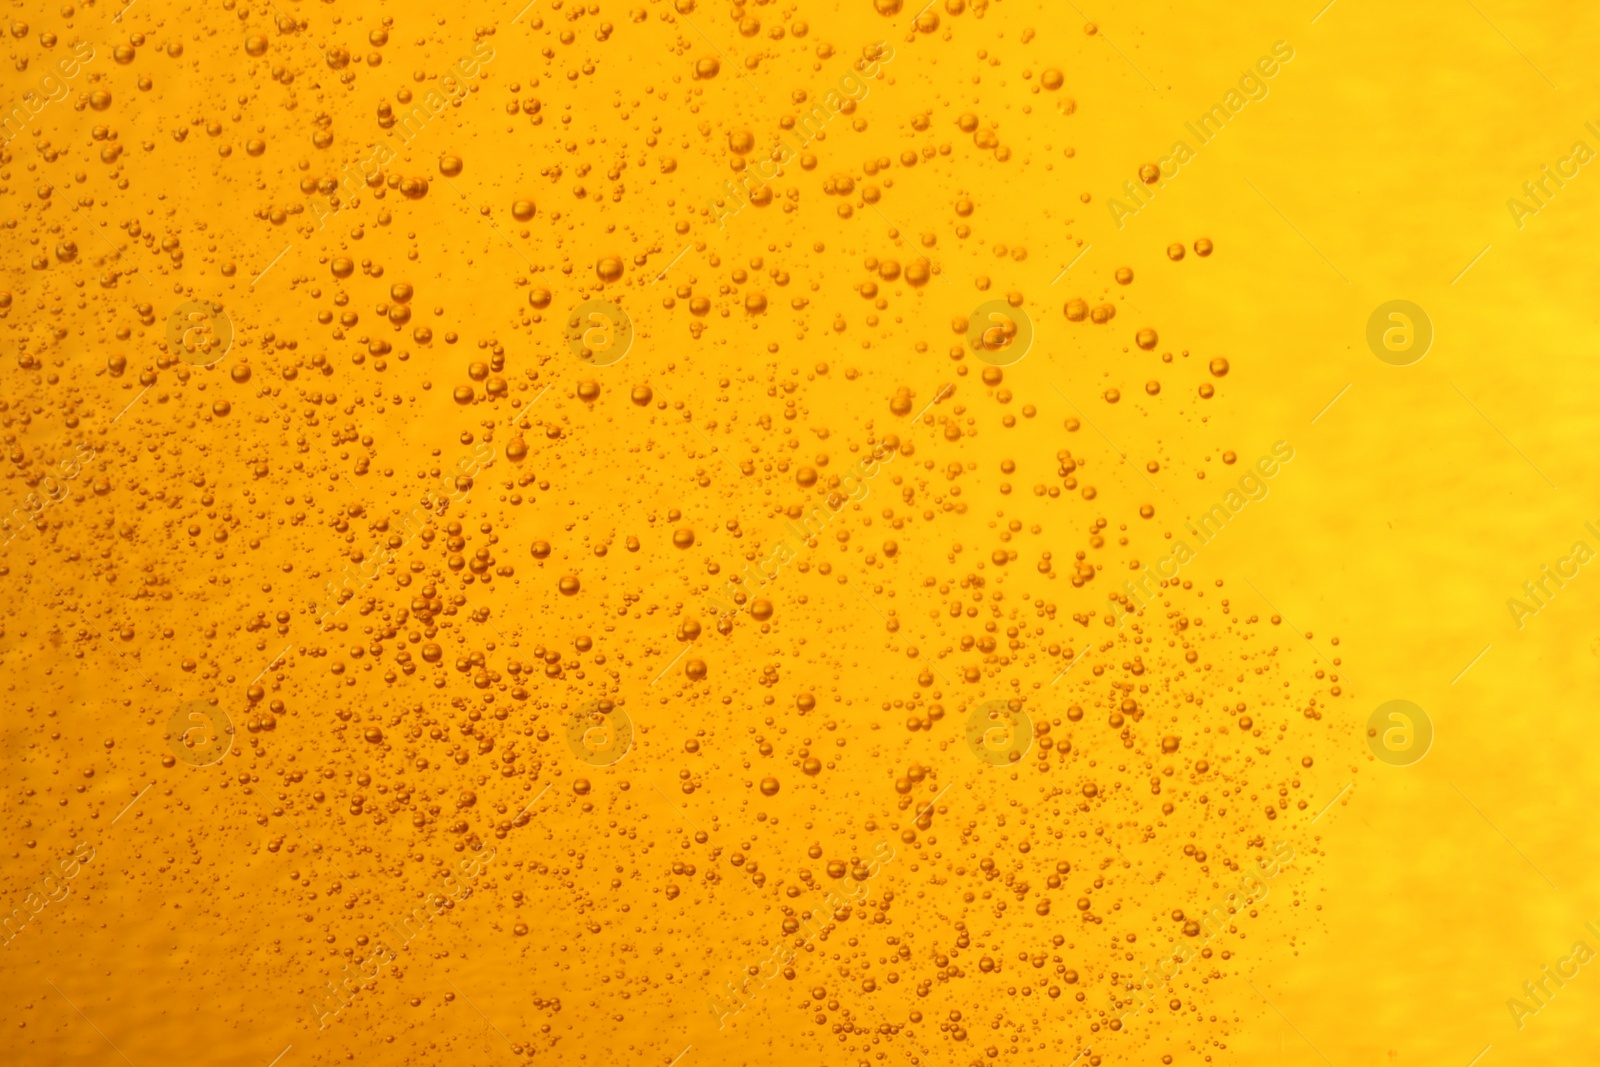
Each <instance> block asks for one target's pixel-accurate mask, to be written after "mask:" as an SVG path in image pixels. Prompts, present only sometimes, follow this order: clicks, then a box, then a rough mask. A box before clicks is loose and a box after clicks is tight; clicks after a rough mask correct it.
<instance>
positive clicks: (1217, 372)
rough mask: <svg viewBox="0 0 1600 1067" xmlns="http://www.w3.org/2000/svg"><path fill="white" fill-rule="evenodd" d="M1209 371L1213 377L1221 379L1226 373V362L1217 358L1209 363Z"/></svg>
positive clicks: (1219, 357)
mask: <svg viewBox="0 0 1600 1067" xmlns="http://www.w3.org/2000/svg"><path fill="white" fill-rule="evenodd" d="M1210 370H1211V374H1212V376H1213V377H1217V378H1221V377H1223V376H1224V375H1226V374H1227V373H1228V361H1227V360H1226V359H1223V358H1222V357H1221V356H1218V357H1217V358H1216V359H1214V360H1212V361H1211V367H1210Z"/></svg>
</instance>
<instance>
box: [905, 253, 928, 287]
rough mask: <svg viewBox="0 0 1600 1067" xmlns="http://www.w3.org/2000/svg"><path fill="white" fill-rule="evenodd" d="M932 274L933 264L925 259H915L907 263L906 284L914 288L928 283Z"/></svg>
mask: <svg viewBox="0 0 1600 1067" xmlns="http://www.w3.org/2000/svg"><path fill="white" fill-rule="evenodd" d="M932 274H933V266H932V264H930V263H929V262H928V261H927V260H925V259H914V260H912V261H911V262H910V263H907V264H906V284H907V285H909V286H911V287H912V288H914V289H920V288H922V287H923V286H924V285H927V284H928V279H929V278H930V277H932Z"/></svg>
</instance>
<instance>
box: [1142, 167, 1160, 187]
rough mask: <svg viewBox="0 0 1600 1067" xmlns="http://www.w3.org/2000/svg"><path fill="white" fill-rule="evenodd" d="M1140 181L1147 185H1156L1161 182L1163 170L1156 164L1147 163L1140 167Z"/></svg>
mask: <svg viewBox="0 0 1600 1067" xmlns="http://www.w3.org/2000/svg"><path fill="white" fill-rule="evenodd" d="M1139 180H1140V181H1142V182H1144V183H1145V184H1146V185H1154V184H1155V183H1156V182H1158V181H1160V180H1161V168H1160V167H1158V166H1156V165H1155V164H1154V163H1145V164H1143V165H1141V166H1140V167H1139Z"/></svg>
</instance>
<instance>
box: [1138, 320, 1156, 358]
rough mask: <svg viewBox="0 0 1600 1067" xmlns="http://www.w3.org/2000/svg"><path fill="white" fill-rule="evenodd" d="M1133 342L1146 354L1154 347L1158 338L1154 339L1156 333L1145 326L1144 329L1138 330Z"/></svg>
mask: <svg viewBox="0 0 1600 1067" xmlns="http://www.w3.org/2000/svg"><path fill="white" fill-rule="evenodd" d="M1133 340H1134V343H1135V344H1137V345H1138V346H1139V347H1140V348H1142V349H1144V350H1145V351H1146V352H1148V351H1150V349H1152V348H1154V347H1155V346H1156V342H1157V340H1158V338H1157V337H1156V332H1155V331H1154V330H1152V329H1150V327H1148V326H1146V327H1145V328H1144V329H1142V330H1140V331H1139V332H1138V333H1137V334H1135V335H1134V338H1133Z"/></svg>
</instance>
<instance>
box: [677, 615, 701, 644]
mask: <svg viewBox="0 0 1600 1067" xmlns="http://www.w3.org/2000/svg"><path fill="white" fill-rule="evenodd" d="M699 636H700V620H699V619H684V620H683V621H682V622H680V623H678V640H679V641H693V640H694V639H695V638H697V637H699Z"/></svg>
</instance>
